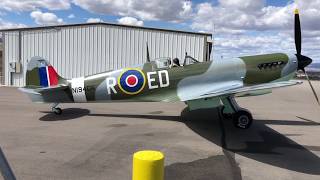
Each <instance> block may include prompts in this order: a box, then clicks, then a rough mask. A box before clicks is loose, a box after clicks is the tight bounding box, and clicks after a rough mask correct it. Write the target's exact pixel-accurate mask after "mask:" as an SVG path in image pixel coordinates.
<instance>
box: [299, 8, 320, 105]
mask: <svg viewBox="0 0 320 180" xmlns="http://www.w3.org/2000/svg"><path fill="white" fill-rule="evenodd" d="M294 40H295V45H296V52H297V54H296V56H297V60H298V70H302V71H303V73H304V74H305V76H306V78H307V80H308V82H309V85H310V87H311V90H312V92H313V95H314V97H315V98H316V100H317V102H318V104H319V105H320V102H319V99H318V96H317V93H316V91H315V90H314V88H313V86H312V84H311V81H310V79H309V76H308V74H307V72H306V70H305V67H306V66H308V65H309V64H311V63H312V59H311V58H309V57H307V56H304V55H302V54H301V25H300V17H299V10H298V9H296V10H295V11H294Z"/></svg>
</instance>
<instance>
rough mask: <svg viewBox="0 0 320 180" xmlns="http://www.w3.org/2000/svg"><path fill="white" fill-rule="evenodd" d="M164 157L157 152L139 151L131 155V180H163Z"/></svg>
mask: <svg viewBox="0 0 320 180" xmlns="http://www.w3.org/2000/svg"><path fill="white" fill-rule="evenodd" d="M163 176H164V155H163V154H162V153H161V152H159V151H139V152H136V153H134V155H133V167H132V180H163Z"/></svg>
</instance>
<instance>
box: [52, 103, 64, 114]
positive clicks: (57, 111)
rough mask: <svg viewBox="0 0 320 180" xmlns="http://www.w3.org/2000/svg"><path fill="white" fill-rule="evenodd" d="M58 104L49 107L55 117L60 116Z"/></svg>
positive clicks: (60, 111)
mask: <svg viewBox="0 0 320 180" xmlns="http://www.w3.org/2000/svg"><path fill="white" fill-rule="evenodd" d="M57 106H58V103H55V104H53V105H52V106H51V111H52V112H53V113H54V114H56V115H61V114H62V109H61V108H59V107H57Z"/></svg>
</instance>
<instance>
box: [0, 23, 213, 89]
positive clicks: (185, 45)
mask: <svg viewBox="0 0 320 180" xmlns="http://www.w3.org/2000/svg"><path fill="white" fill-rule="evenodd" d="M0 33H1V34H2V39H3V40H2V41H3V53H2V54H3V58H2V62H1V60H0V64H2V68H1V69H0V75H1V74H2V76H3V78H2V79H3V81H2V82H1V83H2V84H4V85H7V86H24V85H25V72H26V68H27V62H28V60H30V59H31V57H33V56H41V57H43V58H45V59H46V60H48V61H49V62H50V63H51V64H52V65H53V66H54V67H55V68H56V70H57V72H58V73H59V74H60V75H61V76H63V77H65V78H73V77H80V76H86V75H91V74H96V73H99V72H104V71H107V70H112V69H118V68H123V67H127V66H130V65H134V64H141V63H144V62H146V59H147V58H146V56H147V55H146V54H147V48H146V42H147V43H148V46H149V52H150V58H151V59H153V58H159V57H171V58H175V57H178V58H179V59H181V60H182V59H184V56H185V52H187V53H188V55H191V56H193V57H194V58H196V59H198V60H199V61H207V60H209V58H210V51H211V47H212V40H211V34H207V33H197V32H185V31H176V30H167V29H158V28H148V27H137V26H127V25H119V24H111V23H103V22H99V23H87V24H71V25H58V26H46V27H31V28H19V29H4V30H0Z"/></svg>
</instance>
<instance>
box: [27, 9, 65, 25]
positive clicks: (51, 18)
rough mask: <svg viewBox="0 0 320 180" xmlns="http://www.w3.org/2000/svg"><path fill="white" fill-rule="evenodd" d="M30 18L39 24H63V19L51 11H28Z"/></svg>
mask: <svg viewBox="0 0 320 180" xmlns="http://www.w3.org/2000/svg"><path fill="white" fill-rule="evenodd" d="M30 16H31V18H32V19H34V20H35V22H36V23H37V24H39V25H56V24H63V23H64V22H63V19H61V18H58V17H57V16H56V15H55V14H53V13H48V12H47V13H43V12H41V11H39V10H38V11H33V12H31V13H30Z"/></svg>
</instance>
